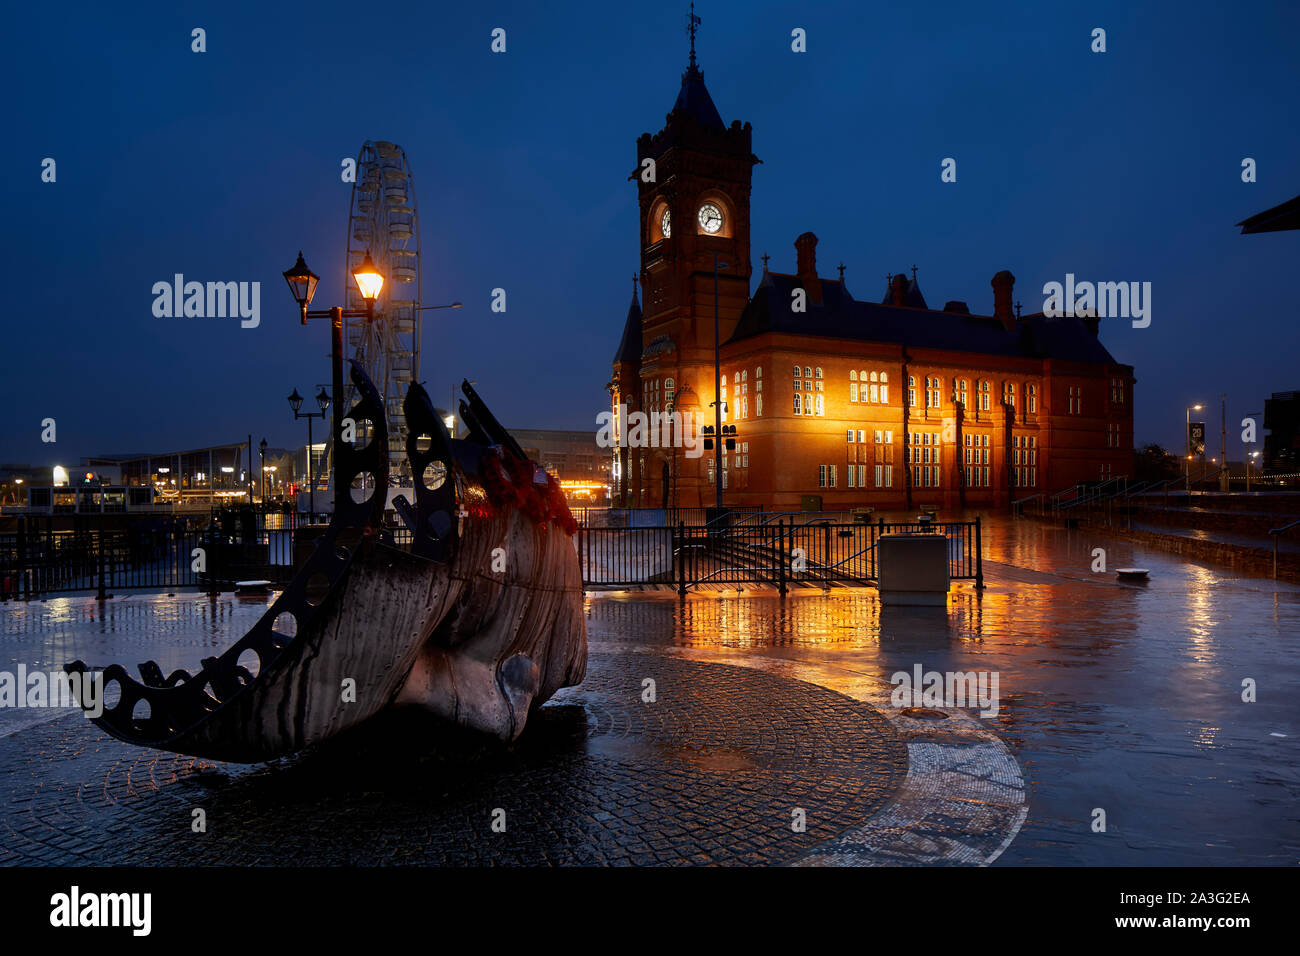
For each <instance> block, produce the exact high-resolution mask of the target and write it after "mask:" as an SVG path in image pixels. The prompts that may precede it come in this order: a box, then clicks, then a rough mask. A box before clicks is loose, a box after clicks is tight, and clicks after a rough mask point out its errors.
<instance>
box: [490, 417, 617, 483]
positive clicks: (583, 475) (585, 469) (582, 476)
mask: <svg viewBox="0 0 1300 956" xmlns="http://www.w3.org/2000/svg"><path fill="white" fill-rule="evenodd" d="M510 434H511V435H513V436H514V438H515V441H517V442H519V445H520V447H521V448H523V450H524V453H525V454H526V455H528V456H529V457H530V458H532V459H533V461H535V462H537V463H538V464H539V465H541V466H542V467H543V468H545V469H546V470H547V471H549V472H552V473H553V474H555V476H556V477H557V478H559V479H560V480H561V481H585V482H601V483H603V482H607V481H608V480H609V453H608V452H607V451H606V450H605V449H602V448H601V447H600V446H599V445H597V444H596V432H595V429H593V430H591V431H565V430H559V429H546V428H512V429H510Z"/></svg>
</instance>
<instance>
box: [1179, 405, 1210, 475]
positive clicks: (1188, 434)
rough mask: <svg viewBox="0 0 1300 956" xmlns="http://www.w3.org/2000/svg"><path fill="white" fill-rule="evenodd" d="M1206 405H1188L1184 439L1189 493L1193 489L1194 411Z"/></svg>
mask: <svg viewBox="0 0 1300 956" xmlns="http://www.w3.org/2000/svg"><path fill="white" fill-rule="evenodd" d="M1204 407H1205V406H1204V405H1199V404H1198V405H1188V406H1187V428H1186V430H1185V432H1184V434H1183V441H1184V442H1185V443H1186V445H1187V466H1186V476H1187V491H1188V492H1189V493H1190V492H1191V490H1192V412H1199V411H1200V410H1201V409H1202V408H1204Z"/></svg>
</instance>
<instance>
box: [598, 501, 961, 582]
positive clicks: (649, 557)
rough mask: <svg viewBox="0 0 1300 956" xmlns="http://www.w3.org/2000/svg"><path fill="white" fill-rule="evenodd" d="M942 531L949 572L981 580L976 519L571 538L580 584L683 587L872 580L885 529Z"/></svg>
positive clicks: (813, 522)
mask: <svg viewBox="0 0 1300 956" xmlns="http://www.w3.org/2000/svg"><path fill="white" fill-rule="evenodd" d="M898 533H902V534H942V535H943V536H944V537H946V538H947V539H948V542H949V544H948V562H949V568H948V570H949V576H950V577H951V578H953V579H957V580H973V581H975V582H976V586H977V587H983V584H984V570H983V555H982V553H981V551H982V539H981V533H982V532H981V523H980V520H979V519H978V518H977V519H976V520H975V521H958V522H925V521H915V522H889V523H887V522H885V521H883V520H880V521H877V522H875V523H866V522H838V521H833V520H831V519H827V518H811V519H808V520H805V521H803V522H792V521H786V520H785V519H784V518H778V520H777V522H776V523H775V524H766V523H764V524H755V525H751V524H739V525H735V524H733V525H731V526H728V527H718V526H714V527H707V526H698V525H687V524H686V523H685V522H679V523H678V525H677V526H676V527H675V528H674V527H669V526H661V527H658V528H579V529H578V533H577V534H576V535H575V537H574V546H575V548H576V549H577V552H578V560H579V565H580V567H581V573H582V581H583V586H584V587H632V586H638V585H665V584H671V585H674V586H675V587H676V589H677V591H678V592H679V593H681V594H685V593H686V592H687V590H688V589H689V588H691V587H694V586H696V585H699V584H767V585H772V586H775V587H776V588H777V590H779V591H780V592H781V593H785V592H786V590H787V589H788V587H789V586H790V585H809V584H810V585H814V586H819V587H830V586H831V585H832V584H843V585H847V586H869V585H873V584H874V583H875V582H876V581H877V580H879V566H878V558H877V554H878V550H877V545H878V544H879V541H880V538H881V537H882V536H883V535H885V534H898Z"/></svg>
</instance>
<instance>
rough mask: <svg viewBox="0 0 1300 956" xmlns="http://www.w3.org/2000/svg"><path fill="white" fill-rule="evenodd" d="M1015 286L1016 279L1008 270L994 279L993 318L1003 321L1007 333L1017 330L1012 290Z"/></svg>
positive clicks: (1004, 270)
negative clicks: (1012, 303)
mask: <svg viewBox="0 0 1300 956" xmlns="http://www.w3.org/2000/svg"><path fill="white" fill-rule="evenodd" d="M1015 285H1016V277H1015V276H1013V275H1012V274H1011V273H1010V272H1009V271H1007V270H1006V269H1003V270H1002V271H1001V272H999V273H998V274H997V275H995V276H994V277H993V282H992V286H993V317H994V318H995V319H1001V320H1002V324H1003V325H1004V326H1006V328H1007V331H1015V328H1016V310H1015V309H1014V308H1012V306H1011V299H1012V295H1011V290H1012V289H1013V288H1015Z"/></svg>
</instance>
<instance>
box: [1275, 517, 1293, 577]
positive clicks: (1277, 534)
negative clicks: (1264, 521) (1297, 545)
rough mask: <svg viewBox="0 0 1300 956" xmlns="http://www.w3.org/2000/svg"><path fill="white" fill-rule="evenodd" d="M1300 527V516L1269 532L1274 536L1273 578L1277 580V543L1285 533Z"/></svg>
mask: <svg viewBox="0 0 1300 956" xmlns="http://www.w3.org/2000/svg"><path fill="white" fill-rule="evenodd" d="M1295 527H1300V518H1297V519H1296V520H1295V521H1292V522H1291V523H1290V524H1284V525H1282V527H1280V528H1270V529H1269V531H1268V533H1269V534H1271V535H1272V536H1273V580H1274V581H1276V580H1277V543H1278V540H1279V539H1280V538H1281V536H1282V535H1283V534H1285V533H1286V532H1288V531H1290V530H1291V529H1292V528H1295Z"/></svg>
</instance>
